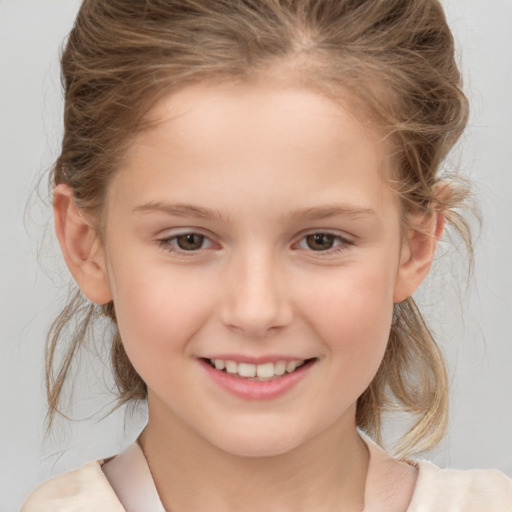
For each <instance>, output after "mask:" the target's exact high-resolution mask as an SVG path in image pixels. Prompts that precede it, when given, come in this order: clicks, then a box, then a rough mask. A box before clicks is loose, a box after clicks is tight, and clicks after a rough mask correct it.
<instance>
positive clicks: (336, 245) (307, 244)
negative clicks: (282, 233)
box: [298, 232, 351, 252]
mask: <svg viewBox="0 0 512 512" xmlns="http://www.w3.org/2000/svg"><path fill="white" fill-rule="evenodd" d="M347 245H351V242H350V241H348V240H346V239H345V238H343V237H341V236H339V235H335V234H333V233H325V232H317V233H310V234H308V235H306V236H305V237H303V238H302V239H301V240H300V241H299V243H298V247H299V249H310V250H312V251H315V252H329V251H330V252H335V251H337V250H342V249H343V248H345V247H346V246H347Z"/></svg>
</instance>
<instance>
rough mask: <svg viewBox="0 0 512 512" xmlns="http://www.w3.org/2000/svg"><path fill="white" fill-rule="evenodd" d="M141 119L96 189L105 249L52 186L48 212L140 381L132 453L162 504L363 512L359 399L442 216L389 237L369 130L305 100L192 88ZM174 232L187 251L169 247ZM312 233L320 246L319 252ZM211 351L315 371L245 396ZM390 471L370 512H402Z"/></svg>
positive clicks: (256, 89)
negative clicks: (140, 419)
mask: <svg viewBox="0 0 512 512" xmlns="http://www.w3.org/2000/svg"><path fill="white" fill-rule="evenodd" d="M149 117H150V118H153V119H155V120H158V121H159V123H158V124H156V126H155V127H153V128H152V129H150V130H148V131H146V132H144V133H141V134H139V135H138V136H137V137H136V138H135V140H134V143H133V145H132V146H131V148H130V150H129V151H128V153H127V154H126V156H125V159H124V163H123V165H122V169H121V170H120V171H119V172H118V173H117V174H116V175H115V176H114V177H113V179H112V181H111V183H110V186H109V189H108V191H107V200H106V207H105V211H104V212H103V218H104V231H103V233H102V237H101V238H100V237H99V236H98V234H97V231H96V230H95V229H94V227H93V226H92V225H91V221H90V219H89V220H88V219H86V218H85V217H84V216H83V215H81V214H80V212H79V211H77V208H76V206H75V204H74V201H73V199H72V191H70V190H69V188H68V187H66V186H65V185H59V186H58V187H57V188H56V191H55V199H54V204H55V213H56V228H57V234H58V236H59V240H60V242H61V246H62V248H63V253H64V256H65V258H66V261H67V263H68V266H69V267H70V269H71V271H72V273H73V275H74V277H75V279H76V280H77V282H78V284H79V285H80V286H81V288H82V291H83V292H84V294H85V295H86V296H87V297H88V298H89V299H91V300H92V301H94V302H97V303H99V304H102V303H106V302H108V301H110V300H113V301H114V304H115V309H116V316H117V320H118V326H119V329H120V332H121V337H122V339H123V343H124V346H125V349H126V352H127V354H128V356H129V357H130V360H131V362H132V364H133V365H134V367H135V369H136V370H137V372H138V373H139V375H140V376H141V377H142V378H143V379H144V381H145V382H146V383H147V386H148V406H149V422H148V425H147V427H146V429H145V431H144V432H143V434H142V436H141V438H140V443H141V446H142V448H143V450H144V452H145V454H146V457H147V460H148V463H149V466H150V468H151V471H152V474H153V477H154V479H155V483H156V486H157V489H158V491H159V494H160V496H161V499H162V502H163V504H164V506H165V507H166V508H167V509H169V510H173V511H174V512H179V511H181V510H187V511H200V510H206V509H208V510H213V511H215V512H223V511H232V510H239V511H240V510H243V511H252V510H268V511H273V510H276V511H277V510H279V511H287V510H290V511H292V510H293V511H302V510H304V511H305V510H318V504H319V503H321V504H322V507H321V508H322V510H323V511H335V510H344V511H360V510H362V508H363V495H364V492H365V481H366V472H367V467H368V452H367V449H366V446H365V444H364V442H363V441H362V440H361V439H360V437H359V435H358V433H357V431H356V425H355V411H356V401H357V398H358V397H359V396H360V395H361V393H362V392H363V391H364V390H365V389H366V387H367V386H368V384H369V383H370V382H371V380H372V378H373V376H374V375H375V373H376V371H377V369H378V367H379V364H380V362H381V360H382V357H383V354H384V351H385V348H386V343H387V340H388V335H389V330H390V323H391V319H392V312H393V304H394V303H395V302H399V301H401V300H404V299H405V298H406V297H408V296H409V295H410V294H411V293H412V292H413V291H414V290H415V289H416V287H417V286H418V285H419V284H420V282H421V281H422V279H423V278H424V277H425V275H426V273H427V272H428V269H429V266H430V263H431V261H432V258H433V255H434V250H435V241H436V237H437V236H438V235H440V232H441V230H442V218H441V216H432V215H431V216H429V217H424V216H422V215H417V216H416V217H414V218H411V219H409V220H410V221H411V223H412V225H413V226H415V227H416V228H414V227H413V228H408V231H405V232H404V229H403V227H402V225H401V221H400V219H401V217H400V203H399V200H398V198H397V196H396V194H395V192H394V191H393V190H392V189H391V187H390V186H389V185H388V183H387V181H386V180H387V178H389V177H391V176H392V174H393V168H392V160H391V158H389V157H388V147H387V146H386V144H385V143H384V142H383V141H382V136H381V134H379V133H378V131H377V130H376V129H375V128H372V127H369V126H366V125H364V124H362V123H361V122H359V121H358V119H357V118H356V117H354V116H353V115H352V113H351V112H348V111H347V110H345V109H344V108H342V107H341V106H340V105H338V104H335V103H333V102H332V101H331V100H329V99H327V98H325V97H323V96H321V95H319V94H317V93H314V92H312V91H311V90H307V89H303V88H298V87H294V86H291V85H287V84H285V83H281V82H279V83H270V84H269V83H268V82H265V83H263V82H260V81H257V80H256V81H252V82H250V83H243V84H236V85H234V84H223V85H216V86H209V85H201V84H200V85H194V86H188V87H186V88H184V89H183V90H181V91H179V92H177V93H174V94H173V95H171V96H169V97H167V98H165V99H164V100H162V101H160V102H159V103H158V104H157V105H156V106H155V107H154V109H153V110H152V111H151V112H150V114H149ZM178 205H179V207H178ZM184 205H185V207H184ZM186 233H196V234H198V235H202V236H203V237H204V239H203V243H202V245H201V244H199V247H198V248H195V249H194V250H183V249H180V246H179V243H180V240H181V241H182V242H183V238H181V239H178V238H177V237H178V235H184V234H186ZM314 233H317V234H318V233H327V234H329V235H330V236H329V237H327V239H324V242H325V241H326V243H323V244H322V245H321V247H320V249H318V246H315V248H316V250H314V248H312V246H311V243H310V242H311V237H309V238H308V235H312V234H314ZM195 240H197V238H196V239H195ZM199 240H201V239H199ZM222 354H235V355H242V356H245V357H258V358H261V357H263V358H268V357H271V356H276V355H279V356H286V357H289V358H291V359H308V358H314V362H313V364H312V365H311V366H310V367H309V368H308V369H307V371H306V372H304V375H303V377H302V378H301V380H300V381H299V382H298V383H297V384H296V385H295V386H293V387H292V388H291V389H290V390H288V391H287V392H286V393H284V394H283V395H281V396H278V397H277V398H274V399H271V400H246V399H242V398H240V397H237V396H234V395H233V394H231V393H229V392H227V391H225V390H224V389H222V388H220V387H219V386H218V385H216V384H215V383H214V382H212V380H211V378H210V377H209V376H208V374H207V372H205V371H204V368H203V367H202V366H201V364H200V362H199V361H200V358H203V357H214V356H216V355H217V356H218V355H222ZM390 460H391V459H390ZM386 464H387V470H386V471H387V472H389V474H390V475H391V474H392V475H393V479H394V481H395V482H396V481H400V480H402V481H403V482H404V483H403V486H402V488H401V489H400V491H399V492H398V493H397V495H396V496H394V497H393V498H392V499H391V500H389V499H388V506H389V508H386V506H385V505H382V508H381V509H380V510H394V511H395V512H396V511H397V510H405V508H406V506H407V503H408V501H409V499H410V495H411V493H412V489H413V487H414V478H415V473H414V471H411V468H410V467H409V466H408V465H406V464H402V463H399V462H397V461H392V460H391V462H390V461H386Z"/></svg>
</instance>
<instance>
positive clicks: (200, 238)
mask: <svg viewBox="0 0 512 512" xmlns="http://www.w3.org/2000/svg"><path fill="white" fill-rule="evenodd" d="M159 243H160V244H161V245H162V246H163V247H164V248H165V249H167V250H170V251H183V252H195V251H199V250H201V249H206V248H208V247H210V246H211V245H212V243H211V242H210V240H209V239H208V238H207V237H206V236H204V235H201V234H200V233H182V234H179V235H174V236H170V237H167V238H163V239H161V240H159Z"/></svg>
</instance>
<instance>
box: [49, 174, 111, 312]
mask: <svg viewBox="0 0 512 512" xmlns="http://www.w3.org/2000/svg"><path fill="white" fill-rule="evenodd" d="M53 213H54V221H55V231H56V233H57V238H58V240H59V244H60V247H61V250H62V254H63V256H64V259H65V261H66V264H67V266H68V268H69V270H70V272H71V274H72V275H73V277H74V279H75V281H76V283H77V284H78V286H79V287H80V289H81V290H82V293H83V294H84V295H85V296H86V297H87V298H88V299H89V300H91V301H92V302H95V303H96V304H106V303H107V302H110V301H111V300H112V294H111V291H110V286H109V283H108V279H107V273H106V270H105V261H104V255H103V251H102V246H101V241H100V239H99V237H98V234H97V232H96V230H95V229H94V227H93V226H92V225H91V224H90V223H89V222H88V221H87V218H86V217H85V216H84V215H83V213H82V212H81V211H80V209H79V208H78V207H77V205H76V203H75V200H74V197H73V190H72V189H71V188H70V187H69V186H68V185H65V184H62V183H61V184H59V185H57V186H56V187H55V190H54V193H53Z"/></svg>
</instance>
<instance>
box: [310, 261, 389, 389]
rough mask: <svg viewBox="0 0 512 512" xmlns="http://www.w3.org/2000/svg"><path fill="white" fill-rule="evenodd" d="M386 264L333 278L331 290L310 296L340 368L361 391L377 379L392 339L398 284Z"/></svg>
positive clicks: (313, 315) (312, 312)
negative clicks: (379, 267) (390, 275)
mask: <svg viewBox="0 0 512 512" xmlns="http://www.w3.org/2000/svg"><path fill="white" fill-rule="evenodd" d="M381 270H382V271H381V272H379V271H378V269H377V270H376V271H375V270H371V271H364V272H363V271H362V272H354V273H353V274H351V276H348V275H345V276H339V278H338V279H330V280H329V283H327V282H326V283H325V286H324V287H323V288H324V292H325V293H323V294H318V293H317V296H319V295H320V296H321V297H322V299H321V300H315V301H312V300H310V301H309V311H310V314H309V317H308V318H309V319H310V323H313V324H314V325H315V329H316V331H317V333H318V334H319V336H320V337H321V338H322V339H323V342H324V344H325V345H326V347H327V350H328V351H329V352H330V356H331V358H332V359H331V360H332V362H333V365H335V366H336V369H335V372H334V374H335V375H336V378H339V379H342V380H343V385H344V386H348V387H350V388H351V389H353V390H354V393H355V394H356V395H358V394H360V393H362V392H363V391H364V389H366V387H367V386H368V384H369V383H370V381H371V380H372V379H373V377H374V375H375V373H376V372H377V370H378V368H379V366H380V363H381V361H382V358H383V356H384V352H385V349H386V346H387V342H388V339H389V332H390V328H391V322H392V317H393V296H392V291H393V286H392V279H390V278H389V275H388V274H387V273H386V272H385V271H384V270H383V269H382V268H381ZM333 283H339V284H333ZM318 291H319V290H317V292H318ZM310 292H311V289H310Z"/></svg>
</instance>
